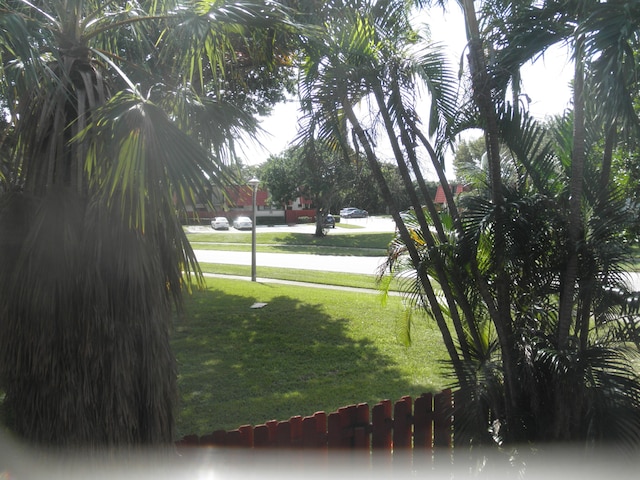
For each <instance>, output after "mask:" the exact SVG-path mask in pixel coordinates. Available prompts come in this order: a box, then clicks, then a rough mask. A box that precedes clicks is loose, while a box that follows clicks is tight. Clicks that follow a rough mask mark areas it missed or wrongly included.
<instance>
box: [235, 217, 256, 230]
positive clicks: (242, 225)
mask: <svg viewBox="0 0 640 480" xmlns="http://www.w3.org/2000/svg"><path fill="white" fill-rule="evenodd" d="M252 227H253V222H252V221H251V219H250V218H249V217H238V218H236V219H235V220H234V221H233V228H235V229H236V230H251V228H252Z"/></svg>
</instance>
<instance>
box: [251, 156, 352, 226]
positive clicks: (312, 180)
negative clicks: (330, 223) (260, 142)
mask: <svg viewBox="0 0 640 480" xmlns="http://www.w3.org/2000/svg"><path fill="white" fill-rule="evenodd" d="M261 176H262V178H263V181H264V182H265V185H266V186H267V188H268V189H269V191H270V192H271V195H272V197H273V199H274V200H276V201H277V202H278V203H280V204H281V205H286V204H287V203H288V202H289V201H291V200H294V199H295V198H297V197H300V196H304V197H306V198H308V199H310V200H311V201H312V202H313V204H314V205H315V209H316V235H317V236H323V235H324V234H323V233H322V231H323V227H322V224H323V217H324V215H325V214H326V213H329V212H330V210H331V206H332V205H334V204H335V199H336V197H338V196H339V194H340V192H341V189H342V185H344V183H345V179H348V178H350V169H349V164H348V162H345V160H344V158H343V157H342V155H341V152H337V153H336V152H332V151H330V150H329V149H325V148H322V147H321V146H318V145H310V144H307V145H300V146H294V147H291V148H289V149H287V150H285V151H284V152H283V153H282V154H281V155H279V156H272V157H270V158H269V159H268V160H267V162H265V164H264V165H263V166H261Z"/></svg>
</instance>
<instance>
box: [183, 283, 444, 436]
mask: <svg viewBox="0 0 640 480" xmlns="http://www.w3.org/2000/svg"><path fill="white" fill-rule="evenodd" d="M255 302H265V303H267V305H266V306H265V307H264V308H260V309H252V308H250V307H251V305H253V304H254V303H255ZM402 311H403V309H402V306H401V301H400V299H399V297H389V298H388V299H387V301H386V303H384V304H383V303H382V299H381V296H380V295H379V294H365V293H350V292H343V291H334V290H326V289H318V288H308V287H291V286H288V285H281V284H272V283H269V284H267V283H265V284H261V283H259V282H255V283H254V282H248V281H245V280H232V279H226V278H225V279H220V278H209V279H207V289H206V290H205V291H200V292H195V293H194V294H193V296H192V297H191V298H189V299H188V300H187V302H186V305H185V312H184V314H183V315H181V316H180V318H178V319H177V320H176V324H175V332H174V336H173V348H174V351H175V353H176V357H177V361H178V369H179V380H178V381H179V389H180V397H181V408H180V414H179V418H178V435H179V436H180V437H182V436H184V435H186V434H191V433H195V434H198V435H202V434H205V433H211V432H212V431H214V430H218V429H232V428H236V427H238V426H240V425H243V424H254V425H255V424H260V423H264V422H265V421H268V420H272V419H275V420H286V419H288V418H289V417H291V416H293V415H311V414H313V413H314V412H316V411H319V410H324V411H327V412H331V411H333V410H335V409H336V408H339V407H342V406H345V405H348V404H352V403H360V402H368V403H370V404H374V403H376V402H378V401H379V400H382V399H385V398H389V399H392V400H397V399H398V398H400V397H401V396H403V395H412V396H416V395H419V394H421V393H423V392H428V391H430V392H435V391H439V390H441V389H442V388H443V387H444V386H445V385H446V383H447V381H446V379H445V378H446V377H445V372H446V369H445V367H444V366H443V365H442V364H441V362H440V361H441V360H442V359H444V358H445V357H446V354H445V351H444V348H443V346H442V342H441V340H440V334H439V331H438V330H437V327H436V326H435V325H434V324H433V323H430V322H428V321H427V320H426V319H419V320H417V321H416V322H415V325H414V328H413V329H412V343H411V344H410V345H409V346H406V345H404V344H403V343H402V342H400V340H399V338H400V337H399V336H398V332H399V331H401V330H402V329H401V328H400V327H399V325H400V324H401V318H402Z"/></svg>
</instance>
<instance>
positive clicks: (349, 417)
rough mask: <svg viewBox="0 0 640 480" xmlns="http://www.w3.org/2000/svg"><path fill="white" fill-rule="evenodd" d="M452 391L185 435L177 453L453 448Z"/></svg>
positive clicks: (350, 406)
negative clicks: (209, 449) (197, 450)
mask: <svg viewBox="0 0 640 480" xmlns="http://www.w3.org/2000/svg"><path fill="white" fill-rule="evenodd" d="M453 403H454V397H453V394H452V392H451V390H445V391H443V392H441V393H438V394H435V395H432V394H424V395H422V396H420V397H418V398H416V399H415V402H414V401H413V400H412V398H411V397H402V398H401V399H400V400H398V401H397V402H395V404H393V405H392V403H391V401H390V400H383V401H382V402H380V403H378V404H377V405H375V406H374V407H373V408H372V409H369V405H368V404H366V403H361V404H358V405H349V406H347V407H343V408H340V409H338V411H337V412H333V413H330V414H328V415H327V414H326V413H325V412H316V413H315V414H313V415H311V416H308V417H302V416H295V417H291V418H290V419H289V420H286V421H282V422H279V421H276V420H272V421H270V422H267V423H265V424H263V425H257V426H255V427H254V426H251V425H244V426H242V427H240V428H238V429H236V430H230V431H224V430H220V431H216V432H213V433H212V434H210V435H203V436H201V437H198V436H196V435H188V436H186V437H184V438H183V439H182V440H180V441H179V442H177V445H178V447H191V446H217V447H245V448H264V447H268V448H287V449H291V448H303V449H329V450H345V449H364V450H370V451H374V452H375V451H396V450H403V449H404V450H407V449H414V450H417V449H428V450H432V449H435V448H442V447H444V448H447V449H451V448H452V446H453V406H454V405H453Z"/></svg>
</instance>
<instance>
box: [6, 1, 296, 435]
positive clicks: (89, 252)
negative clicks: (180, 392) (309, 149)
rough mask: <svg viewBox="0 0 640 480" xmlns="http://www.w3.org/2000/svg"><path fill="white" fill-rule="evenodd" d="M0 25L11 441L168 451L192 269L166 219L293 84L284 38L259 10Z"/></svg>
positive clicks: (12, 18) (190, 9) (282, 28)
mask: <svg viewBox="0 0 640 480" xmlns="http://www.w3.org/2000/svg"><path fill="white" fill-rule="evenodd" d="M0 25H1V28H0V55H1V56H2V67H1V69H0V98H1V102H2V106H3V107H4V108H3V111H4V112H5V116H6V118H7V119H8V123H7V124H3V125H2V127H3V132H2V133H3V135H2V137H0V140H1V141H2V149H1V151H2V152H3V153H2V159H1V161H2V186H3V188H2V189H1V190H0V192H3V194H2V197H1V198H0V223H1V224H2V225H3V228H2V231H1V232H0V257H1V259H0V262H1V263H2V269H1V270H0V290H1V293H0V352H1V353H0V385H1V387H2V389H3V391H4V392H5V394H6V395H5V400H4V402H5V407H6V412H7V413H8V418H7V419H6V420H7V422H8V426H9V427H10V428H11V429H12V430H13V431H14V432H15V433H16V434H18V435H19V436H21V437H23V438H24V439H25V440H27V441H30V442H35V443H40V444H44V445H50V446H58V447H63V446H68V445H73V446H87V447H95V446H126V445H131V444H162V443H167V442H170V441H172V440H173V434H174V430H173V428H174V420H175V400H176V377H175V374H176V367H175V359H174V357H173V354H172V352H171V349H170V345H169V329H170V324H171V315H172V305H180V303H181V297H182V294H183V290H184V289H185V288H189V286H190V284H191V278H193V277H192V276H191V275H188V276H186V277H185V276H184V272H187V274H190V273H191V272H196V273H197V272H198V268H197V265H196V260H195V257H194V254H193V252H192V250H191V247H190V245H189V243H188V241H187V239H186V236H185V234H184V232H183V230H182V227H181V225H180V223H179V221H178V215H177V210H179V211H182V210H184V209H185V207H186V205H188V204H190V203H193V202H194V199H195V196H196V193H197V192H198V191H203V190H204V189H205V188H207V187H208V186H209V185H210V183H211V182H214V183H216V182H217V183H224V182H225V179H226V178H228V176H229V174H228V173H227V172H226V170H227V166H228V165H229V164H230V163H231V162H232V161H233V158H234V156H233V146H234V139H235V138H237V137H238V136H239V134H240V133H241V132H243V131H247V130H248V131H255V128H256V127H255V125H256V122H255V120H254V119H253V114H254V113H263V112H265V111H267V110H268V108H269V105H270V104H271V102H273V101H276V100H278V99H279V98H281V95H282V93H281V92H282V90H283V88H285V89H286V88H287V87H288V86H289V79H290V72H289V73H287V72H286V71H284V70H282V71H280V70H279V69H280V68H281V67H287V66H288V65H289V63H288V51H289V48H290V47H291V45H290V42H289V41H288V39H289V38H292V35H291V32H292V31H293V30H292V26H293V24H292V23H291V22H290V21H289V19H288V17H287V16H286V14H285V13H284V12H283V11H282V10H281V9H280V8H279V6H278V5H277V4H274V3H264V2H235V3H234V2H230V3H226V2H225V3H221V2H214V1H211V2H173V1H168V2H157V1H150V2H147V1H141V2H101V1H93V0H70V1H62V0H54V1H35V2H28V1H25V0H3V1H2V2H0ZM195 278H196V279H197V278H198V277H197V276H196V277H195Z"/></svg>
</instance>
